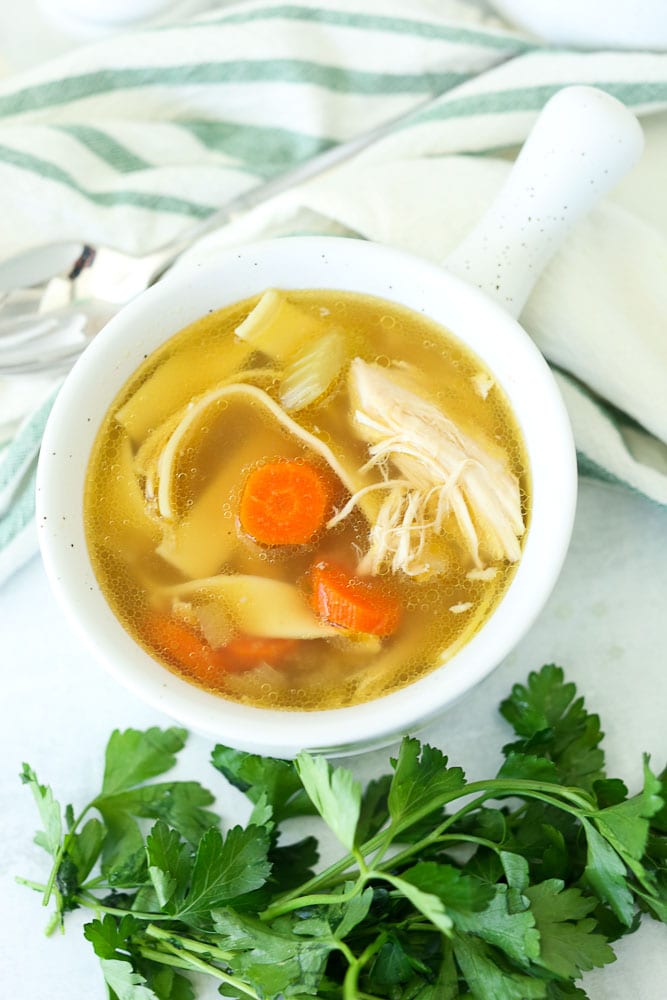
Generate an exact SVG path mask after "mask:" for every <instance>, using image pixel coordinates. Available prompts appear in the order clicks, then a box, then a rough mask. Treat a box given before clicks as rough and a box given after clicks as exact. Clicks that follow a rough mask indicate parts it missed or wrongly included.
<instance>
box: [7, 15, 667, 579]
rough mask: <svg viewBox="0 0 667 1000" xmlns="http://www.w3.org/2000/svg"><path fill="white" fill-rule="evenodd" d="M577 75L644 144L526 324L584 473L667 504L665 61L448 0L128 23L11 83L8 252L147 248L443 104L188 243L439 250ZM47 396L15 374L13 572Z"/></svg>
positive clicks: (24, 540)
mask: <svg viewBox="0 0 667 1000" xmlns="http://www.w3.org/2000/svg"><path fill="white" fill-rule="evenodd" d="M571 83H588V84H594V85H597V86H599V87H602V88H603V89H605V90H608V91H609V92H611V93H613V94H614V95H615V96H617V97H619V98H620V99H621V100H622V101H624V102H625V103H627V104H628V105H630V107H632V108H633V109H634V110H635V111H637V113H639V114H640V115H641V116H642V119H643V124H644V126H645V130H646V133H647V140H648V141H647V150H646V154H645V156H644V158H643V160H642V162H641V164H640V165H639V166H638V167H637V168H636V169H635V170H634V171H633V173H632V175H631V176H630V177H629V178H628V179H627V180H626V181H624V182H623V183H622V184H621V185H620V187H619V188H618V189H617V191H616V192H614V194H613V196H611V197H608V198H607V199H605V201H604V203H603V204H602V205H601V206H600V207H599V208H597V209H596V210H595V211H594V212H593V213H591V215H590V217H589V218H588V219H587V220H585V221H584V222H582V223H581V224H579V225H578V226H577V227H576V229H575V230H574V231H573V232H572V234H571V236H570V237H569V239H568V241H567V243H566V245H565V246H564V247H563V249H562V251H561V252H560V253H559V254H558V256H557V257H556V258H555V259H554V261H553V262H552V264H551V265H550V266H549V268H548V269H547V271H546V273H545V274H544V276H543V278H542V279H541V280H540V282H539V284H538V286H537V287H536V289H535V291H534V293H533V295H532V297H531V299H530V301H529V303H528V305H527V307H526V310H525V312H524V314H523V322H524V325H525V326H526V328H527V329H528V330H529V332H530V333H531V334H532V335H533V337H534V338H535V340H536V342H537V343H538V345H539V346H540V347H541V349H542V350H543V351H544V353H545V354H546V356H547V357H548V359H549V360H550V362H551V363H552V364H553V366H554V367H555V369H556V370H557V373H558V378H559V381H560V384H561V387H562V390H563V393H564V396H565V399H566V402H567V405H568V408H569V412H570V415H571V418H572V421H573V425H574V428H575V436H576V439H577V445H578V449H579V454H580V460H581V468H582V471H583V472H587V473H593V474H596V475H602V476H604V477H606V478H608V479H610V480H613V481H618V482H621V483H625V484H627V486H628V487H630V488H633V489H635V490H638V491H640V492H641V493H643V494H645V495H646V496H648V497H650V498H652V499H653V500H654V501H656V502H658V503H660V504H667V392H666V391H665V389H666V387H667V337H665V335H664V317H665V315H667V282H665V280H664V272H665V264H666V263H667V193H665V192H664V191H663V190H662V189H663V188H664V187H665V185H664V163H665V156H666V155H667V113H666V112H667V56H666V55H663V54H653V53H611V52H590V53H584V52H568V51H563V50H553V49H549V48H547V47H545V46H542V45H540V44H539V43H538V42H536V41H535V40H531V39H529V38H527V37H525V36H522V35H521V34H519V33H517V32H513V31H511V30H509V29H508V28H507V27H506V26H503V25H502V24H500V22H498V21H492V20H490V19H488V18H485V17H484V16H482V14H481V13H480V11H479V9H478V8H477V7H475V6H471V5H468V4H466V3H462V2H454V0H411V3H410V4H406V3H405V2H404V0H385V2H384V3H383V4H381V5H379V4H377V3H376V2H375V0H302V2H300V3H292V4H287V3H282V2H279V0H250V2H244V3H239V4H238V5H237V6H235V7H229V6H224V8H222V9H220V10H212V11H209V12H208V13H207V14H206V15H204V16H200V17H198V18H195V19H192V20H190V21H188V22H187V23H181V24H172V25H166V26H162V27H160V28H154V29H151V30H145V31H139V32H136V33H133V34H129V35H124V36H116V37H113V38H111V39H109V40H107V41H104V42H101V43H97V44H96V45H94V46H90V47H87V48H83V49H79V50H77V51H75V52H74V53H73V54H71V55H68V56H66V57H63V58H61V59H59V60H57V61H54V62H52V63H50V64H49V65H46V66H44V67H42V68H40V69H38V70H35V71H33V72H31V73H28V74H24V75H22V76H20V77H16V78H13V79H10V80H8V81H5V82H4V83H2V84H0V218H2V229H1V230H0V261H1V260H3V259H7V258H9V257H11V256H13V255H15V254H17V253H20V252H23V251H26V250H29V249H30V248H32V247H35V246H39V245H43V244H45V243H49V242H52V241H57V240H65V239H72V240H74V241H82V240H85V241H88V242H91V243H93V244H94V243H104V244H112V245H114V246H116V247H118V248H119V249H121V250H127V251H133V252H144V251H148V250H150V249H151V248H153V247H155V246H156V245H158V244H160V243H162V242H164V241H165V240H167V239H169V238H170V237H172V236H174V235H176V234H177V233H179V232H180V231H181V230H182V229H183V228H184V227H185V226H186V225H187V224H188V223H189V222H190V221H191V220H192V219H198V218H203V217H205V216H206V215H208V214H209V213H210V212H212V211H213V209H214V208H215V207H216V206H218V205H220V204H222V203H224V202H225V201H226V200H227V199H229V198H230V197H231V196H233V195H234V194H236V193H238V192H240V191H242V190H245V189H247V188H249V187H250V186H252V185H255V184H257V183H259V182H261V181H262V180H264V179H266V178H268V177H271V176H273V175H275V174H277V173H280V172H281V171H283V170H285V169H286V168H288V167H289V166H291V165H292V164H294V163H295V162H298V161H301V160H304V159H306V158H308V157H310V156H312V155H313V154H314V153H316V152H318V151H320V150H323V149H326V148H327V147H330V146H332V145H333V144H335V143H338V142H340V141H342V140H344V139H347V138H350V137H352V136H353V135H355V134H357V133H360V132H363V131H366V130H367V129H369V128H371V127H372V126H374V125H377V124H379V123H381V122H384V121H387V120H389V119H391V118H393V117H395V116H397V115H399V114H401V113H403V112H405V111H407V110H409V109H410V108H411V107H416V106H417V105H418V104H420V103H421V102H423V100H424V98H426V97H428V96H429V95H432V96H433V97H434V98H437V100H434V103H433V105H432V107H430V108H429V109H428V110H421V111H419V112H417V113H416V114H415V116H414V117H413V119H412V120H411V121H410V122H409V124H405V125H403V126H402V127H401V128H400V129H396V130H395V132H394V133H392V134H391V135H390V136H388V137H387V138H385V139H384V140H383V141H382V142H380V143H378V144H376V145H375V146H374V147H372V148H371V149H369V150H367V151H366V152H365V153H364V154H361V155H359V156H358V157H357V158H356V159H355V160H354V161H353V162H351V163H348V164H346V165H345V166H344V167H340V168H338V169H337V170H336V171H335V172H332V173H330V174H329V175H327V176H326V177H322V178H320V179H318V180H315V181H311V182H310V183H308V184H307V185H305V186H303V187H302V188H300V189H298V190H296V191H292V192H289V193H288V194H286V195H283V196H281V197H280V198H278V199H276V200H274V201H273V202H271V203H269V204H266V205H264V206H262V207H261V208H259V209H256V210H255V211H254V212H253V213H251V214H250V215H249V216H248V217H246V218H245V219H242V220H240V221H238V222H236V223H234V224H233V225H231V226H228V227H226V228H225V229H224V230H220V231H219V232H217V233H216V234H213V235H212V236H209V237H207V238H206V239H205V240H203V241H202V242H201V243H200V244H199V245H198V246H197V247H196V248H194V250H193V251H191V252H190V255H189V256H190V258H191V259H193V258H197V257H198V258H200V259H201V258H202V257H204V256H207V255H209V254H210V253H212V252H215V250H216V248H218V247H220V246H227V245H230V244H233V243H234V242H238V241H247V240H250V239H255V238H257V237H263V236H266V235H281V234H285V233H289V232H297V231H298V232H303V231H304V230H307V231H318V232H335V233H337V232H338V233H339V232H346V233H352V234H354V235H357V236H359V237H361V238H367V239H375V240H378V241H381V242H386V243H391V244H394V245H397V246H400V247H403V248H406V249H409V250H411V251H413V252H415V253H417V254H421V255H423V256H425V257H428V258H431V259H435V260H441V259H443V258H444V257H445V255H446V254H447V252H448V251H449V250H450V249H452V247H453V246H454V245H455V244H456V242H457V241H458V240H459V239H460V238H461V236H462V235H463V234H464V233H465V232H466V231H467V230H468V229H469V228H471V226H472V225H473V223H474V222H475V220H476V219H477V217H478V216H479V215H480V214H481V212H482V211H483V210H484V208H485V206H486V205H487V204H488V202H489V201H490V200H491V198H492V197H493V194H494V193H495V191H496V190H497V188H498V187H499V186H500V184H501V182H502V180H503V178H504V176H505V174H506V171H507V170H508V169H509V163H508V161H509V160H510V159H511V158H512V155H513V153H514V151H515V150H516V147H517V146H518V145H519V144H520V143H521V142H522V141H523V139H524V138H525V137H526V135H527V134H528V131H529V130H530V127H531V125H532V123H533V121H534V119H535V117H536V114H537V112H538V111H539V109H540V108H541V107H542V105H543V104H544V103H545V101H546V100H547V99H548V98H549V97H550V96H551V94H553V93H554V92H555V91H556V90H558V89H559V88H561V87H562V86H565V85H567V84H571ZM179 266H185V262H184V264H183V265H179ZM53 391H54V386H53V385H52V384H50V383H49V382H48V380H44V379H41V380H27V379H26V380H24V381H23V382H22V383H21V384H20V385H19V384H17V382H16V381H13V382H11V383H10V382H9V381H5V382H4V383H3V382H0V423H2V424H3V425H4V427H5V431H6V435H5V436H6V439H7V441H8V443H7V445H6V447H5V451H4V454H3V456H2V458H1V459H0V579H2V578H4V577H7V576H8V575H9V574H10V573H11V572H12V571H13V570H14V569H15V568H16V567H17V566H18V565H20V563H21V562H22V561H24V560H25V559H26V558H27V557H28V555H29V554H31V553H32V552H33V551H34V550H35V536H36V533H35V531H34V526H33V525H32V497H33V492H34V482H33V474H34V459H35V455H36V453H37V450H38V447H39V440H40V435H41V431H42V428H43V425H44V420H45V417H46V414H47V413H48V409H49V406H50V396H51V395H52V394H53ZM37 404H39V405H37ZM35 407H36V409H35ZM21 418H22V419H23V423H22V424H20V426H19V429H18V430H17V421H18V420H20V419H21Z"/></svg>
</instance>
